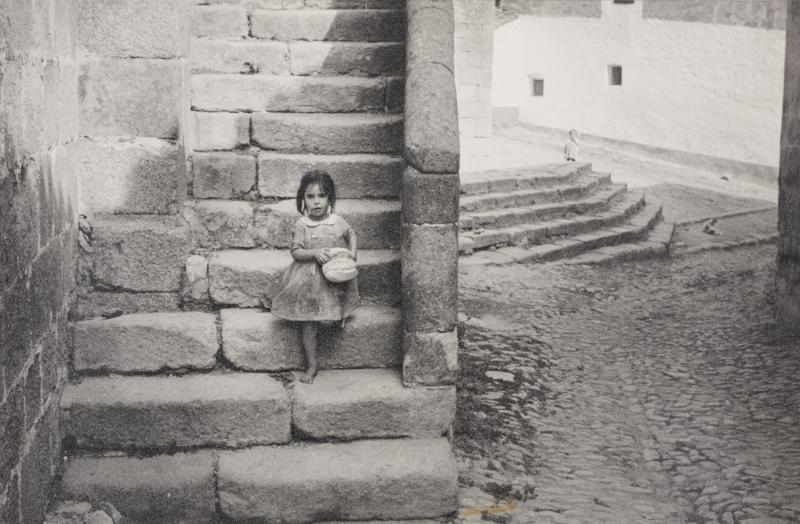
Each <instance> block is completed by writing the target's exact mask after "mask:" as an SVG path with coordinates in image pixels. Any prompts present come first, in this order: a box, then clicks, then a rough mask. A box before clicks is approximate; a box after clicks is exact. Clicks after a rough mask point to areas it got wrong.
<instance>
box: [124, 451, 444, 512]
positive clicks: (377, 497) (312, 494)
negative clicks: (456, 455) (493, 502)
mask: <svg viewBox="0 0 800 524" xmlns="http://www.w3.org/2000/svg"><path fill="white" fill-rule="evenodd" d="M218 486H219V506H220V509H221V511H222V513H223V515H224V516H225V517H227V518H230V519H232V520H235V521H245V520H247V521H249V520H251V519H253V520H256V519H257V520H258V521H263V522H315V521H318V520H321V519H324V520H337V519H341V520H368V519H373V520H388V519H414V518H432V517H441V516H444V515H447V514H449V513H451V512H453V511H455V510H456V509H457V505H458V497H457V471H456V465H455V461H454V460H453V456H452V453H451V450H450V445H449V443H448V442H447V440H446V439H442V438H440V439H403V440H388V439H384V440H361V441H355V442H349V443H343V444H342V443H339V444H309V445H306V446H276V447H257V448H252V449H249V450H241V451H224V452H221V453H220V459H219V473H218ZM111 502H112V503H113V501H111Z"/></svg>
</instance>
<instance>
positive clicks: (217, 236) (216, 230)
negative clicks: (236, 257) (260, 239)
mask: <svg viewBox="0 0 800 524" xmlns="http://www.w3.org/2000/svg"><path fill="white" fill-rule="evenodd" d="M182 216H183V217H184V218H185V219H186V220H187V221H188V222H189V226H190V227H191V229H192V238H193V239H194V241H195V242H196V243H197V244H198V245H199V246H202V247H212V248H216V249H219V248H222V247H254V246H255V245H256V242H255V240H254V237H255V232H254V230H253V220H254V216H255V215H254V212H253V205H252V204H250V203H249V202H242V201H239V200H197V201H194V202H189V203H187V204H186V206H185V207H184V208H183V212H182Z"/></svg>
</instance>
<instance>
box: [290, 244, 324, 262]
mask: <svg viewBox="0 0 800 524" xmlns="http://www.w3.org/2000/svg"><path fill="white" fill-rule="evenodd" d="M291 253H292V258H293V259H295V260H297V261H298V262H312V261H315V260H316V261H317V262H319V263H320V264H324V263H325V262H327V261H328V260H330V259H331V256H330V254H329V252H328V250H327V249H306V248H303V247H297V248H294V249H292V251H291Z"/></svg>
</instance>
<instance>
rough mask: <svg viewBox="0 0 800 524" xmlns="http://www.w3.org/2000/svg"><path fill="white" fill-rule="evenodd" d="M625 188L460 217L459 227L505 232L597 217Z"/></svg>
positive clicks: (615, 186)
mask: <svg viewBox="0 0 800 524" xmlns="http://www.w3.org/2000/svg"><path fill="white" fill-rule="evenodd" d="M626 190H627V187H626V186H625V184H609V185H607V186H604V187H602V188H601V189H600V190H598V191H597V192H596V193H594V194H593V195H592V196H589V197H586V198H581V199H579V200H567V201H557V202H549V203H543V204H534V205H531V206H523V207H507V208H501V209H494V210H490V211H480V212H477V213H470V214H463V215H462V216H461V217H460V218H459V227H460V229H461V230H462V231H463V230H471V229H478V228H493V229H495V228H504V227H510V226H515V225H519V224H527V223H530V222H534V221H543V220H553V219H555V218H558V217H566V216H569V215H573V214H577V215H588V214H593V213H600V212H602V211H604V210H606V209H608V207H609V206H610V205H611V204H612V203H613V202H615V201H616V200H619V199H620V198H621V197H622V196H623V195H624V194H625V192H626Z"/></svg>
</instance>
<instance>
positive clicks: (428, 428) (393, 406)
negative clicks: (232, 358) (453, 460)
mask: <svg viewBox="0 0 800 524" xmlns="http://www.w3.org/2000/svg"><path fill="white" fill-rule="evenodd" d="M455 412H456V391H455V387H454V386H437V387H421V388H407V387H404V386H403V379H402V373H401V372H400V371H399V370H389V369H362V370H333V371H321V372H320V373H319V374H318V375H317V378H316V379H315V380H314V383H313V384H303V383H301V382H297V383H296V384H295V387H294V403H293V406H292V424H293V428H294V430H295V432H296V434H298V435H302V436H303V437H304V438H311V439H341V440H350V439H364V438H377V437H413V438H428V437H430V438H433V437H441V436H443V435H444V434H445V433H447V431H448V429H449V427H450V425H451V424H452V423H453V418H454V416H455Z"/></svg>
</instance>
